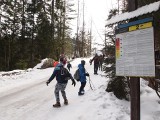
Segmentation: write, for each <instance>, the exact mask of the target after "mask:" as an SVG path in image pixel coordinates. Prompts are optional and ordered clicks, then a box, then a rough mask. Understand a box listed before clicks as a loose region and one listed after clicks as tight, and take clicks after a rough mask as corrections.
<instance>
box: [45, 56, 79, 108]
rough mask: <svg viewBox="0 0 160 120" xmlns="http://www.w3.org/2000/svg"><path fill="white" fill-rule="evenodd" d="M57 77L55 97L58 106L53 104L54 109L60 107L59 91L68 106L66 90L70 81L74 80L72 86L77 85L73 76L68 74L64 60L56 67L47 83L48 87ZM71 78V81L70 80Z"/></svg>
mask: <svg viewBox="0 0 160 120" xmlns="http://www.w3.org/2000/svg"><path fill="white" fill-rule="evenodd" d="M55 77H56V80H57V84H56V86H55V90H54V93H55V97H56V104H53V107H60V106H61V104H60V98H59V91H61V93H62V97H63V99H64V104H65V105H68V100H67V97H66V92H65V88H66V86H67V83H68V80H69V79H71V80H72V85H74V86H75V85H76V82H75V80H74V79H73V77H72V75H71V74H70V73H69V72H68V70H67V69H66V68H64V65H63V59H62V58H60V63H59V64H58V65H57V66H56V67H55V69H54V71H53V74H52V75H51V77H50V78H49V80H48V81H47V82H46V85H47V86H48V84H49V83H50V82H51V81H52V80H53V79H54V78H55ZM68 78H69V79H68Z"/></svg>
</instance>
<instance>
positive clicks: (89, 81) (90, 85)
mask: <svg viewBox="0 0 160 120" xmlns="http://www.w3.org/2000/svg"><path fill="white" fill-rule="evenodd" d="M91 83H92V85H93V82H92V81H91V79H90V76H89V84H90V88H91V89H92V90H93V88H92V85H91ZM93 87H94V85H93ZM94 88H95V87H94Z"/></svg>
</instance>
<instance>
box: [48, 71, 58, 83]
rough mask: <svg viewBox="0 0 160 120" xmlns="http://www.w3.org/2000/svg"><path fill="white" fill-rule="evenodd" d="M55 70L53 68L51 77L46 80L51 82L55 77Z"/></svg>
mask: <svg viewBox="0 0 160 120" xmlns="http://www.w3.org/2000/svg"><path fill="white" fill-rule="evenodd" d="M56 72H57V70H54V71H53V73H52V75H51V77H50V78H49V80H48V81H49V82H51V81H52V80H53V79H54V78H55V76H56Z"/></svg>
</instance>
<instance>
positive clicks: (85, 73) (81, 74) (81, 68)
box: [78, 60, 89, 95]
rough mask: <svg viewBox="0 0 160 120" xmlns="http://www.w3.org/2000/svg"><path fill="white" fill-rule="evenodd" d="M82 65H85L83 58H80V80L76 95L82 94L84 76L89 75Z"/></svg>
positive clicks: (84, 81) (84, 83)
mask: <svg viewBox="0 0 160 120" xmlns="http://www.w3.org/2000/svg"><path fill="white" fill-rule="evenodd" d="M84 65H85V61H84V60H81V64H79V65H78V69H79V75H80V82H81V86H80V88H79V92H78V95H83V94H84V87H85V86H86V76H89V74H88V73H87V72H86V70H85V67H84Z"/></svg>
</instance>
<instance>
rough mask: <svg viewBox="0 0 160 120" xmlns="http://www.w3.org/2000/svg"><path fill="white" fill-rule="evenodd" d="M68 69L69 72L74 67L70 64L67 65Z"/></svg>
mask: <svg viewBox="0 0 160 120" xmlns="http://www.w3.org/2000/svg"><path fill="white" fill-rule="evenodd" d="M67 68H68V70H69V71H70V68H72V65H71V63H70V62H68V63H67Z"/></svg>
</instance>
